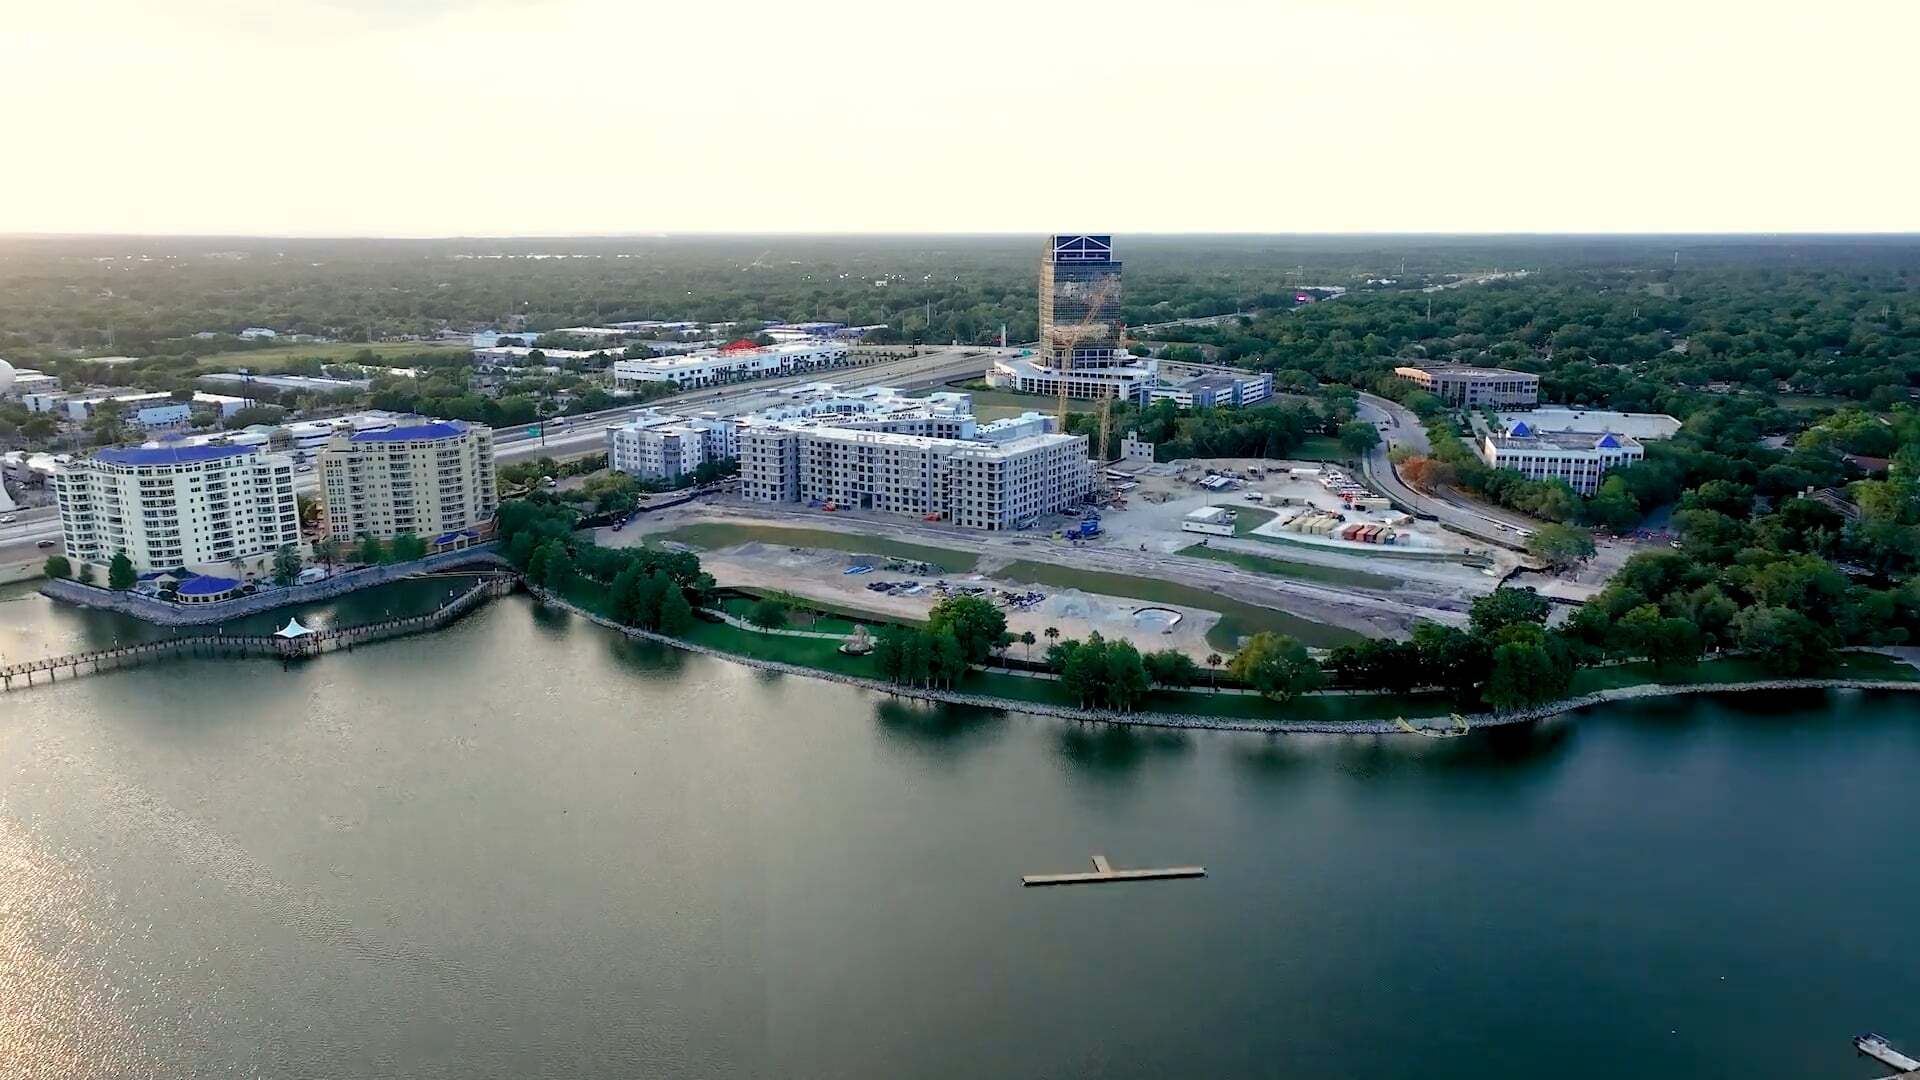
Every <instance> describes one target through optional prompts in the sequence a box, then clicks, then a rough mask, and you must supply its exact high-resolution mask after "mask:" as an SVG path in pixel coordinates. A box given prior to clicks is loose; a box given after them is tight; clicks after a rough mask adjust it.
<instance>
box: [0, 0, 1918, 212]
mask: <svg viewBox="0 0 1920 1080" xmlns="http://www.w3.org/2000/svg"><path fill="white" fill-rule="evenodd" d="M9 30H10V32H11V35H12V38H13V41H14V45H15V47H14V49H13V50H11V51H10V54H9V63H8V65H7V66H6V67H5V68H4V69H0V91H4V92H6V94H7V96H8V97H9V99H10V100H14V101H16V102H25V103H30V105H29V107H25V108H20V109H16V110H15V114H16V115H15V116H14V118H13V119H14V121H15V123H14V127H13V129H12V130H11V132H10V135H11V142H12V144H13V145H14V146H16V147H19V148H22V150H23V151H25V153H24V154H23V155H22V159H21V164H19V165H17V166H16V167H15V168H14V169H12V170H11V171H10V172H9V174H8V176H7V180H6V188H7V194H8V196H9V197H8V198H6V199H4V200H0V234H37V235H44V234H56V235H149V236H228V237H287V238H295V237H300V238H306V237H312V238H341V239H345V238H396V239H399V238H423V239H425V238H433V239H443V238H455V237H475V238H543V237H565V236H633V235H648V234H658V233H666V234H671V235H709V234H724V235H769V234H780V235H801V236H807V235H842V234H847V235H930V234H938V235H979V234H1040V233H1046V232H1051V231H1057V230H1059V229H1061V228H1072V227H1091V228H1094V229H1095V230H1097V231H1100V232H1115V233H1128V234H1133V235H1150V234H1164V235H1196V234H1200V235H1220V234H1228V235H1368V236H1372V235H1442V236H1448V235H1563V234H1572V235H1728V234H1763V235H1765V234H1778V235H1788V234H1792V235H1801V234H1827V235H1832V234H1868V233H1872V234H1885V233H1894V234H1898V233H1904V232H1911V231H1920V201H1916V200H1914V199H1913V198H1911V195H1910V193H1909V192H1908V191H1907V187H1908V179H1907V178H1908V177H1910V176H1912V175H1914V174H1915V172H1916V171H1920V170H1917V169H1916V166H1920V151H1917V150H1915V149H1914V147H1913V145H1912V142H1911V140H1909V139H1905V138H1903V137H1902V135H1901V133H1902V132H1903V131H1904V130H1905V127H1906V125H1905V123H1904V121H1905V116H1904V115H1903V113H1904V110H1903V109H1902V105H1903V104H1904V103H1905V102H1906V101H1907V100H1909V99H1910V97H1911V94H1910V92H1909V91H1908V90H1907V88H1906V87H1905V85H1904V81H1903V80H1904V73H1905V71H1906V69H1907V64H1906V59H1907V58H1906V57H1905V55H1904V50H1905V43H1906V42H1908V41H1911V40H1913V39H1914V38H1915V37H1916V36H1917V34H1920V10H1916V8H1915V7H1914V6H1912V5H1907V6H1903V7H1898V8H1894V7H1889V6H1887V5H1884V4H1878V3H1872V2H1869V0H1833V2H1830V3H1826V4H1822V5H1818V6H1811V5H1800V6H1794V7H1788V8H1780V9H1777V10H1755V9H1753V8H1752V7H1751V6H1750V5H1737V4H1733V3H1722V2H1718V0H1714V2H1703V3H1694V4H1679V5H1676V4H1671V3H1655V2H1653V0H1621V2H1619V3H1616V4H1613V5H1610V6H1609V7H1608V8H1606V9H1605V10H1604V13H1601V14H1596V13H1594V12H1592V11H1590V10H1588V9H1578V10H1574V9H1563V8H1561V7H1559V6H1554V5H1544V6H1543V5H1538V4H1536V3H1531V2H1523V0H1475V2H1463V3H1461V4H1456V5H1452V6H1446V7H1435V6H1432V5H1427V4H1419V3H1413V2H1409V0H1353V2H1351V3H1347V4H1343V5H1339V6H1338V7H1337V9H1336V8H1335V7H1333V6H1330V5H1322V4H1307V3H1300V2H1284V0H1283V2H1275V3H1260V4H1255V3H1243V2H1239V0H1231V2H1217V3H1204V4H1200V5H1194V6H1190V7H1188V8H1184V9H1181V10H1180V11H1179V12H1177V13H1176V14H1175V15H1174V16H1173V17H1169V15H1168V12H1167V9H1165V8H1164V7H1158V6H1153V7H1150V6H1146V5H1125V4H1122V5H1113V4H1109V5H1104V6H1099V7H1095V6H1092V5H1088V4H1059V5H1027V4H1017V3H1014V2H1013V0H982V2H980V3H978V4H975V5H971V6H969V7H968V8H966V9H965V10H964V11H958V10H955V11H948V12H945V13H944V15H943V14H941V13H934V12H918V11H912V10H902V9H900V8H899V7H898V6H897V5H889V4H882V3H878V2H877V0H841V2H838V3H835V4H832V5H828V6H824V7H823V6H813V7H808V8H804V9H802V8H797V7H789V6H784V5H770V4H765V3H759V2H752V0H718V2H715V3H709V4H703V5H698V6H684V5H682V6H664V7H655V6H648V7H645V8H642V7H636V6H633V5H626V4H620V3H617V2H614V0H407V2H393V0H181V2H180V3H176V4H172V5H164V6H159V7H156V6H154V5H150V4H143V3H138V2H135V0H76V2H74V3H71V4H67V5H62V6H60V7H58V8H53V9H48V8H42V7H35V8H32V9H29V10H25V11H22V12H18V13H14V14H12V15H10V18H9Z"/></svg>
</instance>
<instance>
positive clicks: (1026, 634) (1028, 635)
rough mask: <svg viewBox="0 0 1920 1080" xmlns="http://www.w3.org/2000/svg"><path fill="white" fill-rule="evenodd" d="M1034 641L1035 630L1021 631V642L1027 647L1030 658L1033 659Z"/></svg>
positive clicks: (1028, 657)
mask: <svg viewBox="0 0 1920 1080" xmlns="http://www.w3.org/2000/svg"><path fill="white" fill-rule="evenodd" d="M1033 642H1034V636H1033V631H1031V630H1022V631H1021V632H1020V644H1021V645H1022V646H1023V647H1024V648H1025V650H1026V654H1027V659H1028V660H1032V659H1033Z"/></svg>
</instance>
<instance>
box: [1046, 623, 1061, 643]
mask: <svg viewBox="0 0 1920 1080" xmlns="http://www.w3.org/2000/svg"><path fill="white" fill-rule="evenodd" d="M1059 640H1060V628H1059V627H1057V626H1049V627H1047V642H1048V644H1052V643H1053V642H1056V641H1059Z"/></svg>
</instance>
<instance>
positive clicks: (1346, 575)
mask: <svg viewBox="0 0 1920 1080" xmlns="http://www.w3.org/2000/svg"><path fill="white" fill-rule="evenodd" d="M1241 513H1243V514H1244V513H1246V511H1244V510H1242V511H1241ZM1179 554H1181V555H1188V556H1191V557H1193V558H1196V559H1212V560H1213V561H1214V562H1223V563H1227V564H1229V565H1231V566H1237V567H1239V568H1240V569H1242V570H1247V571H1251V572H1252V573H1255V574H1272V575H1274V576H1275V577H1286V578H1293V579H1295V580H1297V581H1316V582H1319V583H1321V584H1323V585H1349V586H1352V587H1354V588H1356V589H1393V588H1397V587H1398V586H1399V585H1400V584H1401V581H1400V579H1399V578H1394V577H1388V576H1386V575H1385V574H1370V573H1368V572H1367V571H1365V570H1348V569H1345V568H1343V567H1338V566H1321V565H1319V564H1317V563H1304V562H1295V561H1294V560H1292V559H1276V558H1273V557H1271V556H1267V555H1249V554H1247V553H1246V552H1243V551H1226V550H1224V549H1221V548H1217V547H1213V546H1211V545H1208V544H1190V545H1188V546H1187V547H1184V548H1181V549H1180V552H1179Z"/></svg>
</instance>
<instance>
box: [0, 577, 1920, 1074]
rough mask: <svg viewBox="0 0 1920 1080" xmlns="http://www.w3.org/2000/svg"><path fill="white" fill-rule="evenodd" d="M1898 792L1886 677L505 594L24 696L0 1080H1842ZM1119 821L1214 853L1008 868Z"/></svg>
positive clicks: (1872, 1006) (1913, 899) (1136, 854)
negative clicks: (1647, 698) (1734, 676)
mask: <svg viewBox="0 0 1920 1080" xmlns="http://www.w3.org/2000/svg"><path fill="white" fill-rule="evenodd" d="M19 604H24V605H25V606H15V605H19ZM93 618H98V617H97V616H83V615H75V614H73V613H71V612H59V611H55V610H53V609H51V608H49V607H46V606H44V602H42V601H38V600H33V599H27V600H15V601H12V602H8V603H0V635H11V638H5V639H4V640H13V641H16V642H19V641H31V640H35V639H33V638H32V637H31V635H32V634H35V633H40V634H43V635H55V633H56V631H55V628H53V627H51V626H40V627H38V628H37V629H36V626H35V623H36V622H44V621H45V620H48V619H52V620H57V621H59V620H66V621H69V622H67V623H64V624H65V625H67V627H68V628H67V630H65V631H61V632H62V633H68V634H72V633H74V632H75V631H74V629H73V627H72V625H71V624H70V620H74V619H79V620H82V621H85V620H88V619H93ZM80 632H81V633H85V631H80ZM23 635H26V636H23ZM1916 777H1920V705H1917V704H1916V702H1915V701H1914V699H1912V698H1908V697H1905V696H1900V695H1883V696H1869V695H1863V694H1854V693H1837V694H1806V695H1799V696H1794V695H1776V696H1772V697H1769V698H1765V699H1760V698H1753V697H1748V698H1741V699H1732V698H1729V699H1723V700H1702V699H1693V700H1687V699H1680V700H1677V701H1673V702H1665V703H1643V704H1637V705H1632V706H1620V707H1612V708H1608V709H1604V710H1596V711H1593V712H1589V713H1587V714H1584V715H1582V716H1581V717H1579V718H1578V720H1577V721H1561V722H1555V723H1552V724H1548V725H1545V726H1542V727H1539V728H1537V729H1528V730H1513V731H1502V732H1495V733H1488V734H1485V735H1476V736H1473V737H1470V738H1467V739H1460V740H1453V741H1433V740H1423V739H1412V738H1406V737H1394V738H1337V737H1299V736H1294V737H1266V736H1249V735H1240V734H1232V733H1220V732H1191V733H1189V732H1168V731H1151V730H1124V729H1111V728H1102V727H1096V726H1091V725H1082V724H1077V723H1072V722H1065V721H1054V720H1049V719H1042V718H1035V717H1030V716H1021V715H1010V714H997V713H986V712H978V711H970V710H959V709H934V708H924V707H920V706H917V705H909V704H903V703H899V702H895V701H891V700H889V699H888V698H886V697H885V696H884V695H878V694H872V693H867V692H864V691H858V690H853V689H849V688H846V687H841V686H837V685H831V684H825V683H820V682H815V681H812V680H805V679H796V678H791V677H783V676H776V675H770V674H766V673H762V672H757V671H753V670H749V669H746V668H742V667H738V666H735V665H732V664H729V663H726V662H723V661H718V660H712V659H708V658H704V657H697V656H690V655H686V654H682V653H678V652H674V651H670V650H665V649H659V648H655V647H652V646H646V645H637V644H633V643H628V642H625V641H623V640H620V639H618V638H616V637H614V636H612V635H609V634H607V633H605V632H603V631H601V630H599V629H597V628H595V627H592V626H591V625H589V624H587V623H585V622H583V621H581V620H577V619H573V618H570V617H568V616H566V615H564V614H561V613H557V612H553V611H551V610H546V609H541V608H539V607H536V606H535V605H534V604H533V603H532V602H531V601H528V600H526V599H524V598H512V599H509V600H506V601H502V602H498V603H495V604H493V605H490V606H489V607H488V608H486V609H483V610H482V611H481V612H479V613H478V614H476V615H474V616H472V617H469V618H467V619H464V620H462V621H460V622H458V623H456V624H455V625H454V626H452V627H450V628H449V629H447V630H446V631H444V632H441V633H438V634H434V635H430V636H423V637H415V638H409V639H403V640H398V641H392V642H387V643H383V644H380V645H377V646H371V647H367V648H362V649H359V650H356V651H355V652H354V653H353V654H351V655H330V656H326V657H322V658H319V659H317V660H313V661H309V662H306V663H303V664H299V665H295V666H293V667H292V668H290V669H283V668H282V667H281V666H280V665H279V664H278V663H275V662H271V661H227V662H217V661H183V662H178V663H170V664H164V665H156V666H152V667H148V668H144V669H140V670H137V671H132V672H125V673H117V674H110V675H105V676H101V677H98V678H87V679H82V680H79V681H76V682H72V683H64V684H61V685H59V686H56V687H52V688H36V689H34V690H31V691H24V692H18V693H14V694H11V695H8V696H5V697H4V698H0V1077H8V1078H13V1077H33V1078H40V1077H66V1076H109V1077H111V1076H185V1075H220V1076H256V1075H258V1076H268V1077H354V1076H401V1075H404V1076H426V1077H435V1076H444V1077H502V1078H505V1077H528V1076H544V1077H598V1076H616V1075H618V1076H699V1077H708V1076H712V1077H761V1076H765V1077H822V1078H825V1077H875V1078H897V1077H942V1078H945V1077H952V1078H963V1077H964V1078H973V1077H985V1076H996V1077H1081V1076H1087V1077H1091V1076H1102V1077H1141V1078H1147V1077H1156V1078H1157V1077H1170V1076H1219V1077H1224V1076H1277V1077H1338V1076H1361V1075H1366V1076H1387V1077H1420V1078H1434V1077H1460V1078H1467V1077H1474V1078H1482V1077H1488V1076H1517V1075H1541V1076H1546V1075H1551V1076H1555V1077H1561V1078H1565V1077H1577V1078H1585V1077H1593V1078H1600V1077H1607V1078H1618V1077H1622V1076H1633V1077H1698V1076H1728V1075H1738V1076H1742V1077H1749V1078H1751V1077H1781V1078H1789V1077H1790V1078H1796V1080H1798V1078H1802V1077H1809V1076H1831V1077H1843V1078H1844V1077H1862V1078H1864V1077H1870V1076H1876V1075H1881V1074H1884V1073H1885V1071H1886V1070H1885V1069H1884V1068H1878V1067H1876V1066H1874V1065H1872V1064H1870V1063H1867V1062H1865V1061H1863V1060H1861V1059H1858V1058H1856V1057H1855V1056H1854V1055H1853V1051H1852V1048H1851V1046H1850V1045H1849V1040H1850V1038H1851V1036H1852V1035H1853V1034H1854V1033H1856V1032H1858V1031H1860V1030H1862V1029H1866V1028H1876V1029H1879V1030H1882V1031H1885V1032H1887V1033H1888V1034H1890V1035H1892V1036H1894V1037H1895V1041H1896V1043H1897V1044H1898V1043H1905V1044H1907V1045H1906V1049H1907V1050H1908V1051H1909V1052H1916V1051H1920V864H1917V863H1916V859H1915V844H1914V843H1913V834H1914V829H1915V826H1916V823H1920V784H1916V782H1915V780H1916ZM1095 853H1101V854H1105V855H1107V856H1109V857H1110V858H1111V859H1112V860H1113V862H1114V864H1115V865H1117V866H1123V867H1124V866H1158V865H1171V864H1188V863H1201V864H1204V865H1205V866H1206V867H1207V869H1208V875H1209V876H1208V877H1207V878H1205V879H1202V880H1191V881H1169V882H1146V883H1132V884H1118V885H1101V886H1079V887H1070V888H1057V889H1041V890H1023V889H1022V888H1021V886H1020V884H1019V877H1020V875H1021V874H1023V873H1035V872H1049V871H1071V870H1078V869H1083V868H1085V867H1086V865H1087V860H1088V857H1089V856H1090V855H1092V854H1095ZM1876 1069H1877V1071H1876Z"/></svg>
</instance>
